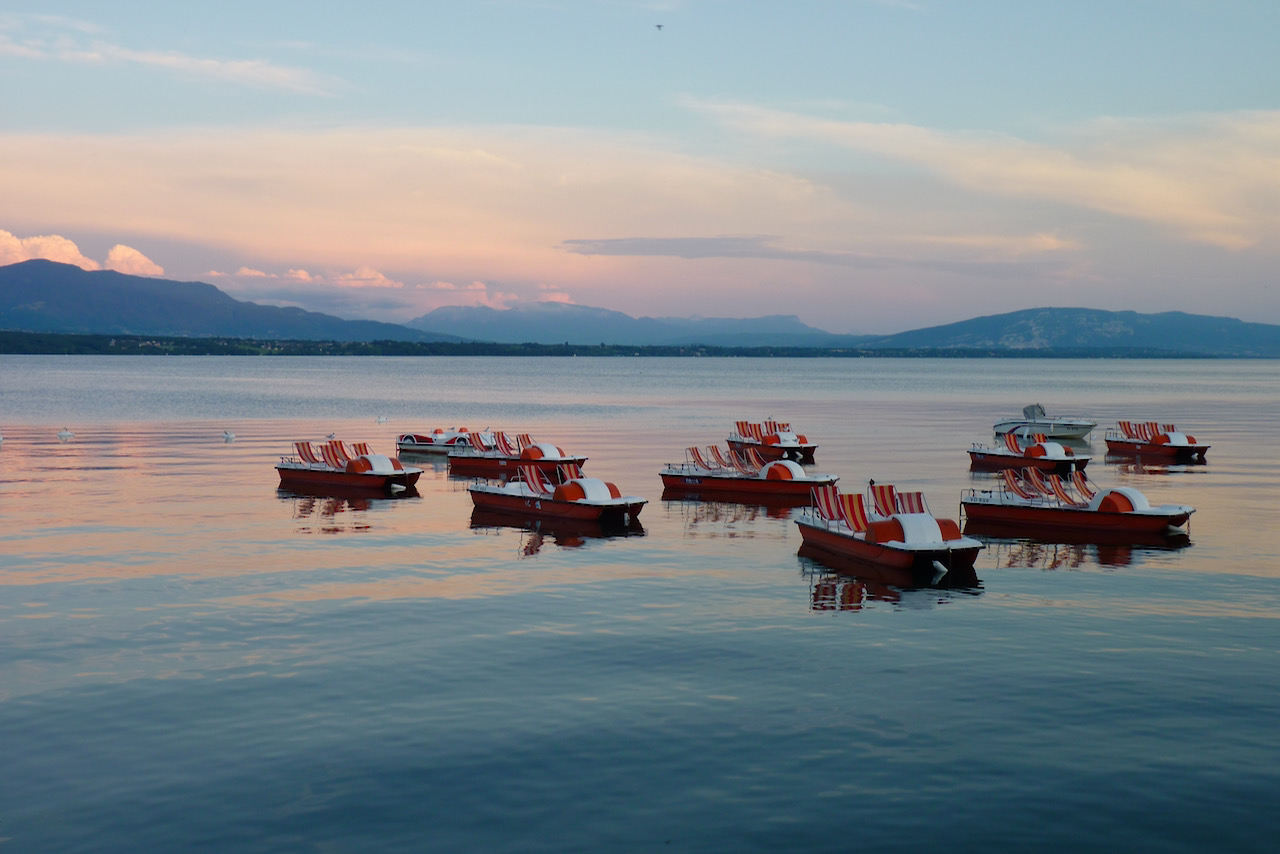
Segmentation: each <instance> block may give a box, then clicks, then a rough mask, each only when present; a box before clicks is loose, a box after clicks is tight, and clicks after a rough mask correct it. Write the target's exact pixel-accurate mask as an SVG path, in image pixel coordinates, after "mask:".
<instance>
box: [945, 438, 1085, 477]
mask: <svg viewBox="0 0 1280 854" xmlns="http://www.w3.org/2000/svg"><path fill="white" fill-rule="evenodd" d="M1089 459H1090V458H1089V456H1088V455H1087V454H1077V453H1076V452H1075V451H1074V450H1072V449H1071V448H1069V447H1067V446H1066V445H1063V444H1062V443H1061V442H1051V441H1049V440H1048V439H1047V438H1046V437H1045V435H1044V434H1043V433H1036V434H1035V435H1034V436H1033V437H1032V441H1031V442H1028V443H1027V444H1026V445H1022V444H1020V443H1019V442H1018V437H1017V435H1016V434H1014V433H1005V434H1004V444H1003V445H979V444H977V443H976V442H975V443H974V445H973V447H972V448H970V449H969V467H970V468H975V469H988V470H992V469H994V470H998V469H1008V468H1017V469H1021V468H1037V469H1039V470H1040V471H1046V472H1054V473H1055V474H1070V473H1071V472H1073V471H1078V470H1081V469H1083V468H1084V467H1085V466H1087V465H1088V464H1089Z"/></svg>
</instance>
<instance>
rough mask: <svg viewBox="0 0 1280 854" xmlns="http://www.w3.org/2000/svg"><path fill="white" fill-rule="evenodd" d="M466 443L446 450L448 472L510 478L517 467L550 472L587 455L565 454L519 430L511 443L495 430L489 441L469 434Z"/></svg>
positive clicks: (578, 463)
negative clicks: (534, 467) (451, 449)
mask: <svg viewBox="0 0 1280 854" xmlns="http://www.w3.org/2000/svg"><path fill="white" fill-rule="evenodd" d="M467 445H468V447H461V446H456V449H455V450H453V451H450V452H449V470H450V471H451V472H454V473H456V474H460V475H473V476H478V477H493V478H496V477H510V476H513V475H514V474H515V473H516V471H517V469H518V467H519V466H522V465H532V466H536V467H538V468H539V469H541V470H542V471H543V472H544V473H547V474H550V473H554V472H555V471H556V470H557V469H558V468H559V467H560V466H562V465H575V466H581V465H582V464H583V463H585V462H586V461H587V458H586V457H579V456H574V455H572V454H566V453H565V452H564V449H563V448H560V447H557V446H556V445H551V444H548V443H546V442H535V441H534V440H533V437H531V436H530V435H529V434H528V433H521V434H520V435H519V436H517V437H516V439H515V441H514V442H513V441H512V440H511V439H510V438H508V436H507V434H506V433H503V432H501V431H494V433H493V440H492V442H490V441H488V440H487V439H486V438H485V436H484V435H483V434H481V433H468V434H467Z"/></svg>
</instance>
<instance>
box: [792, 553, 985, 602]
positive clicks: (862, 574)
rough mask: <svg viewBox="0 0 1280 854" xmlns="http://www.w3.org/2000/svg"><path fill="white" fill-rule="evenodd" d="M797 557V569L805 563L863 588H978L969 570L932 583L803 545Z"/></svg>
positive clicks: (918, 574) (904, 569)
mask: <svg viewBox="0 0 1280 854" xmlns="http://www.w3.org/2000/svg"><path fill="white" fill-rule="evenodd" d="M797 554H799V555H800V558H801V566H804V565H805V561H808V563H809V564H810V565H812V566H813V567H815V569H816V570H818V571H826V572H834V573H836V574H838V575H841V576H850V577H853V578H856V579H858V580H859V581H860V582H862V583H864V584H867V585H878V586H879V587H889V588H895V589H897V590H917V589H921V590H923V589H931V590H966V591H974V590H980V589H981V588H982V582H981V581H979V580H978V574H977V572H976V571H975V570H974V569H973V567H964V566H957V567H955V568H953V569H952V570H951V571H949V572H947V573H946V574H945V575H943V576H942V577H941V578H938V579H936V580H934V579H932V578H929V577H926V576H925V575H924V574H923V573H921V572H919V571H916V570H914V569H913V568H911V567H893V566H887V565H885V564H879V563H869V562H866V561H861V560H858V559H857V558H854V557H851V556H847V555H837V554H835V553H833V552H831V551H828V550H826V549H817V548H814V547H813V546H811V545H809V544H807V543H805V544H802V545H801V546H800V549H799V551H798V552H797Z"/></svg>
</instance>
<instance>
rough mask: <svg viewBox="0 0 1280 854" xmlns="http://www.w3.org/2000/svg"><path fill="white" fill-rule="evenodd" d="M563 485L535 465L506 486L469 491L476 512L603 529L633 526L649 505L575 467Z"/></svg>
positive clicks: (566, 469) (564, 470) (565, 469)
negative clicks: (594, 524)
mask: <svg viewBox="0 0 1280 854" xmlns="http://www.w3.org/2000/svg"><path fill="white" fill-rule="evenodd" d="M558 476H559V477H560V478H561V482H560V483H552V482H551V481H550V480H548V478H547V476H546V474H544V473H543V471H542V469H541V468H539V467H538V466H536V465H534V464H532V463H526V464H523V465H521V466H520V467H519V477H517V478H512V479H511V480H508V481H507V482H506V483H502V484H494V483H477V484H473V485H472V486H471V487H469V488H468V492H470V493H471V500H472V502H473V503H474V504H475V506H476V509H479V510H488V511H494V512H504V513H511V514H516V515H519V516H521V517H527V516H542V517H550V518H555V519H563V520H572V521H578V522H598V523H600V524H601V525H618V526H626V525H629V524H631V523H632V522H633V521H634V520H635V519H636V517H637V516H639V515H640V510H641V509H642V508H643V507H644V505H645V504H646V503H648V502H647V501H646V500H645V499H643V498H639V497H637V496H634V495H623V494H622V493H621V492H620V491H619V490H618V487H616V486H614V485H613V484H612V483H608V482H606V481H603V480H600V479H599V478H596V477H585V476H584V475H583V474H582V470H581V469H580V468H578V466H576V465H573V464H566V465H564V466H562V467H560V468H559V469H558Z"/></svg>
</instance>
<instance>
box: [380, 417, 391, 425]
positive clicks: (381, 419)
mask: <svg viewBox="0 0 1280 854" xmlns="http://www.w3.org/2000/svg"><path fill="white" fill-rule="evenodd" d="M390 420H391V419H390V418H388V417H387V416H385V415H379V416H378V423H379V424H386V423H387V422H388V421H390Z"/></svg>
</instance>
